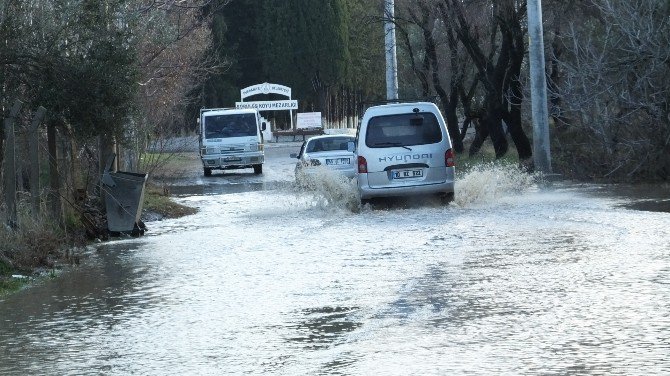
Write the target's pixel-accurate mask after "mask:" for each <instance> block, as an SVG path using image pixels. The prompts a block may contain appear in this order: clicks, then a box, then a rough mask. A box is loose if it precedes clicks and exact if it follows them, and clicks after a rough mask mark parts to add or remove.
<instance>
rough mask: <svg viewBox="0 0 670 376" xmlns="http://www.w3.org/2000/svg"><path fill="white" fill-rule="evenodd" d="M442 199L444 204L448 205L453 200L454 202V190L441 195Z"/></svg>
mask: <svg viewBox="0 0 670 376" xmlns="http://www.w3.org/2000/svg"><path fill="white" fill-rule="evenodd" d="M440 201H441V202H442V204H444V205H448V204H449V203H451V202H454V192H447V193H445V194H443V195H440Z"/></svg>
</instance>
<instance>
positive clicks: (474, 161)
mask: <svg viewBox="0 0 670 376" xmlns="http://www.w3.org/2000/svg"><path fill="white" fill-rule="evenodd" d="M469 148H470V145H469V144H466V145H465V150H464V151H463V152H462V153H461V154H456V171H457V172H458V173H467V172H469V171H472V170H473V169H475V168H478V167H479V166H484V165H523V163H521V162H520V161H519V157H518V156H517V154H516V149H514V146H510V148H509V150H508V151H507V154H505V156H503V157H502V158H500V159H496V153H495V150H494V149H493V144H492V143H491V142H490V141H488V142H485V143H484V145H482V148H481V149H480V150H479V152H478V153H477V154H475V155H473V156H470V155H468V149H469Z"/></svg>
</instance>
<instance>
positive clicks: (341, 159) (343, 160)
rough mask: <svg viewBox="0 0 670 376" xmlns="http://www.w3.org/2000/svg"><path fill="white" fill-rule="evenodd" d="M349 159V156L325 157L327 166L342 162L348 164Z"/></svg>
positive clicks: (341, 163)
mask: <svg viewBox="0 0 670 376" xmlns="http://www.w3.org/2000/svg"><path fill="white" fill-rule="evenodd" d="M350 163H351V159H349V158H330V159H326V165H328V166H331V165H333V166H336V165H344V164H350Z"/></svg>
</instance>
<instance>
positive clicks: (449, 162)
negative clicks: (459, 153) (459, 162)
mask: <svg viewBox="0 0 670 376" xmlns="http://www.w3.org/2000/svg"><path fill="white" fill-rule="evenodd" d="M444 164H445V165H446V166H447V167H454V166H456V160H455V159H454V151H453V150H451V149H449V150H447V152H446V153H444Z"/></svg>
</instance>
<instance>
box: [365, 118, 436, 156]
mask: <svg viewBox="0 0 670 376" xmlns="http://www.w3.org/2000/svg"><path fill="white" fill-rule="evenodd" d="M441 140H442V131H441V130H440V125H439V123H438V121H437V118H436V117H435V114H433V113H430V112H418V113H410V114H397V115H386V116H376V117H373V118H371V119H370V121H369V122H368V130H367V133H366V135H365V145H367V146H368V147H371V148H384V147H389V146H412V145H426V144H434V143H437V142H440V141H441Z"/></svg>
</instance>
